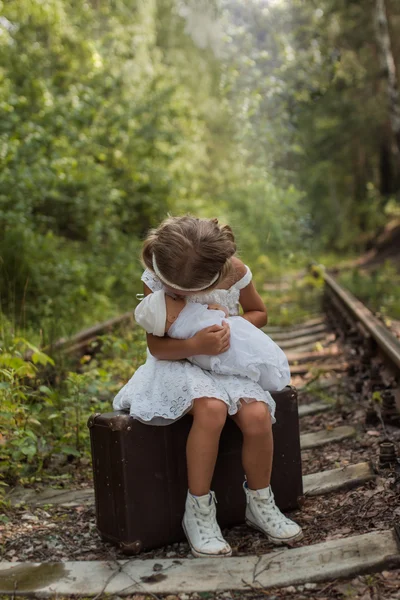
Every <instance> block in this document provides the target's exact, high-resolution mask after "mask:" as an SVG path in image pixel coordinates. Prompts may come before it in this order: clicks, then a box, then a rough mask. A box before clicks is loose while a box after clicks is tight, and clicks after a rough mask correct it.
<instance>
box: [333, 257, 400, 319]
mask: <svg viewBox="0 0 400 600" xmlns="http://www.w3.org/2000/svg"><path fill="white" fill-rule="evenodd" d="M339 281H340V283H341V284H342V285H344V286H345V287H346V288H348V289H349V290H350V291H351V292H352V293H353V294H354V295H355V296H357V298H359V299H360V300H361V301H362V302H365V303H366V304H367V306H368V307H369V308H370V309H371V310H372V311H373V312H376V313H378V314H379V315H380V316H381V317H382V318H383V319H384V320H385V321H387V322H388V323H390V319H400V274H399V272H398V269H397V268H396V266H395V265H394V264H393V263H391V262H390V261H386V262H385V263H384V265H382V266H379V267H376V268H375V269H374V270H372V271H371V272H363V271H361V270H360V269H359V268H358V269H357V268H356V269H353V270H351V271H345V272H343V273H341V274H340V277H339Z"/></svg>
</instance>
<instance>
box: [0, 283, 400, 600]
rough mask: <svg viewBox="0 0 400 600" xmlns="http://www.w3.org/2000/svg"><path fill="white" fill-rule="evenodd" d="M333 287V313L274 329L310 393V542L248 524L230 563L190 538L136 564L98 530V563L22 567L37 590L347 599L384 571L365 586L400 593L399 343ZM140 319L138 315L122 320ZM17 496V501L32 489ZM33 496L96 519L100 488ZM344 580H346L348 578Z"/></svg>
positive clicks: (306, 442)
mask: <svg viewBox="0 0 400 600" xmlns="http://www.w3.org/2000/svg"><path fill="white" fill-rule="evenodd" d="M325 283H326V289H325V297H324V305H323V308H324V312H321V314H319V315H317V316H316V317H315V318H313V319H311V320H309V321H307V322H306V323H303V324H302V325H298V326H296V327H291V328H285V329H283V328H278V327H275V328H274V327H270V328H267V329H266V331H267V332H268V333H269V335H271V337H272V338H273V339H274V340H275V341H276V342H277V343H278V344H279V345H280V346H281V347H282V348H283V349H284V351H285V352H286V354H287V356H288V358H289V361H290V364H291V371H292V376H293V384H294V385H295V386H296V387H297V388H298V390H299V416H300V429H301V449H302V462H303V488H304V497H303V499H302V501H301V504H302V506H301V509H300V510H298V511H296V513H294V514H293V518H294V519H295V520H297V521H298V522H299V523H300V524H301V525H302V527H303V530H304V534H305V537H304V540H302V541H301V542H299V543H297V544H296V547H294V548H288V549H282V548H279V549H276V548H274V547H273V546H271V544H269V542H268V541H267V540H266V539H265V538H264V537H263V536H262V534H258V533H257V532H256V533H255V532H253V531H250V530H248V529H247V527H246V526H239V527H235V528H233V529H232V530H229V531H226V532H224V533H225V535H226V537H227V540H228V541H229V543H230V544H231V546H232V547H233V549H234V556H233V557H232V558H230V559H213V560H195V561H194V560H193V559H192V558H190V556H189V548H188V546H187V544H174V545H172V546H169V547H167V548H162V549H159V550H156V551H151V552H147V553H145V554H143V555H141V556H139V557H138V558H134V559H131V560H129V561H127V560H126V558H123V557H122V555H121V554H119V552H118V550H116V549H115V548H113V547H105V546H104V545H101V544H100V542H99V540H98V538H97V537H96V534H95V533H94V532H92V540H93V541H94V545H95V546H96V545H97V550H96V549H93V550H92V551H91V557H92V560H91V561H90V562H88V561H87V560H85V559H86V556H87V555H85V550H84V548H82V550H81V551H80V549H79V547H78V548H77V550H76V551H75V552H74V554H73V556H71V557H70V562H66V563H65V569H64V572H63V573H59V574H58V575H57V576H56V577H55V579H54V580H52V581H50V582H47V583H46V578H45V577H44V579H43V582H44V587H38V583H37V582H38V581H40V577H36V578H35V577H33V576H32V574H33V573H35V572H36V573H37V575H38V576H39V575H40V573H39V571H35V569H38V567H37V566H32V563H29V564H26V565H21V569H22V571H21V572H22V573H25V575H24V576H26V574H27V573H28V575H29V576H26V580H27V581H28V582H29V581H32V582H33V583H30V584H28V587H29V585H30V586H31V587H30V589H29V590H28V589H27V588H26V591H31V592H38V591H39V590H40V593H41V594H42V595H46V594H47V595H50V596H51V595H54V594H58V595H59V596H63V595H66V596H68V595H72V594H84V595H86V596H90V595H92V596H98V595H101V594H103V593H105V592H107V593H108V594H111V595H112V594H115V595H118V596H121V595H126V594H129V595H130V596H132V595H133V594H138V598H140V599H141V600H144V599H145V598H147V596H146V594H150V596H149V597H152V598H154V597H155V598H164V597H167V595H168V594H170V600H176V599H178V598H180V599H182V600H189V599H192V598H193V599H195V598H199V597H205V598H249V599H255V598H257V599H259V598H262V597H263V598H265V597H267V595H266V594H269V593H270V594H271V595H273V596H274V595H275V596H276V597H277V598H278V597H279V598H284V597H291V598H330V597H332V598H333V597H334V598H340V597H344V596H340V595H337V594H338V592H337V589H341V590H342V591H343V589H344V588H343V586H345V585H351V583H350V582H351V581H353V585H356V583H354V578H355V577H359V576H361V575H362V574H363V573H373V572H375V573H376V572H377V573H378V575H376V576H375V579H371V578H370V579H364V580H363V579H362V578H360V577H359V578H358V579H357V580H356V581H359V582H360V585H361V586H362V585H364V587H365V589H367V588H368V586H369V587H370V588H371V589H372V587H373V586H374V585H376V586H377V589H378V591H379V589H380V590H381V592H382V594H383V595H380V596H379V595H378V596H376V597H377V598H378V597H380V598H384V599H386V598H392V597H393V598H397V597H398V596H392V595H391V594H392V592H393V593H397V588H398V587H400V570H399V568H400V537H399V527H398V523H399V522H400V465H399V460H398V459H397V454H396V453H397V451H398V447H399V441H400V428H399V424H400V421H399V415H400V413H399V374H400V343H399V341H398V340H397V339H396V338H395V337H394V336H392V335H391V334H390V332H388V331H387V330H385V329H384V327H383V326H382V324H381V323H380V322H379V321H378V320H377V319H376V318H375V317H374V316H373V315H372V313H370V312H369V311H368V309H366V308H365V307H364V306H363V305H362V304H361V303H360V302H359V301H357V300H356V299H355V298H354V297H353V296H352V295H351V294H349V293H348V292H346V290H344V289H343V288H341V286H339V285H338V284H337V282H336V281H335V280H333V278H331V277H330V276H329V275H325ZM130 318H131V315H130V314H129V313H127V314H126V315H124V316H123V319H122V320H126V319H130ZM120 320H121V319H120ZM120 320H119V321H117V320H116V321H117V322H120ZM109 326H110V324H109V323H107V324H106V327H104V324H103V326H97V329H95V328H91V330H86V333H85V335H83V336H82V335H80V336H79V335H78V336H75V338H74V341H73V343H71V341H69V342H68V341H67V342H64V348H65V350H66V351H67V352H82V353H83V352H86V351H87V345H88V343H89V342H88V340H89V341H93V339H94V338H93V336H94V334H96V331H97V332H99V331H100V332H101V333H104V332H105V330H106V329H107V327H109ZM58 347H62V344H59V346H58ZM10 498H11V501H12V502H14V503H16V502H18V501H19V500H20V499H21V496H19V495H18V493H15V494H14V495H13V494H11V497H10ZM24 501H25V502H26V503H27V504H28V505H30V506H32V510H34V509H35V507H36V509H38V510H40V507H43V506H44V505H46V507H47V508H46V510H48V511H50V510H53V509H50V508H49V506H50V505H51V506H53V507H54V511H55V514H57V515H59V513H60V511H61V512H62V511H63V510H64V511H68V510H74V509H75V508H76V507H78V508H79V507H84V509H83V510H85V511H87V514H88V517H89V518H91V519H92V520H93V517H94V513H93V490H91V489H85V490H75V491H71V490H67V491H65V490H60V491H55V490H51V491H49V490H48V491H46V492H44V493H42V494H37V493H35V492H31V493H30V495H28V496H26V495H25V497H24ZM67 514H68V513H67ZM50 558H51V557H48V558H47V560H49V559H50ZM105 560H107V561H108V562H107V563H105V562H104V561H105ZM43 564H44V565H46V562H43ZM14 566H15V565H14ZM3 569H4V570H3ZM26 569H28V571H27V570H26ZM389 569H390V570H391V572H390V573H389V575H388V572H389V571H388V570H389ZM396 569H397V570H396ZM7 571H8V572H10V564H9V563H0V592H2V593H10V594H11V593H12V592H13V590H11V586H12V585H14V584H13V583H12V582H13V581H14V580H13V579H12V578H11V576H10V577H9V578H8V580H7V579H6V575H5V574H6V573H7ZM382 572H383V574H382ZM379 573H380V574H379ZM31 576H32V577H31ZM30 577H31V579H30ZM343 578H344V580H345V582H346V581H347V583H344V584H342V583H341V584H339V583H338V579H341V580H342V579H343ZM7 581H8V583H7ZM4 582H6V583H4ZM35 582H36V583H35ZM321 582H322V583H321ZM363 582H364V583H363ZM7 585H9V589H6V586H7ZM338 585H339V588H337V587H335V586H338ZM340 586H342V587H340ZM13 589H14V588H13ZM331 592H332V593H334V595H333V596H330V593H331ZM199 594H203V596H201V595H200V596H199ZM204 594H205V595H204ZM207 594H208V595H207ZM351 597H363V598H367V596H362V594H361V595H360V596H355V595H353V596H351ZM372 597H373V596H368V598H372ZM133 598H135V596H133Z"/></svg>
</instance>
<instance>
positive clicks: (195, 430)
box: [186, 398, 228, 496]
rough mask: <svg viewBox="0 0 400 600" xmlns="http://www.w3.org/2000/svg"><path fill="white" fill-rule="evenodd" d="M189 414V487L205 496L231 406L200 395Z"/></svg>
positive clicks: (187, 449) (190, 489)
mask: <svg viewBox="0 0 400 600" xmlns="http://www.w3.org/2000/svg"><path fill="white" fill-rule="evenodd" d="M190 414H191V415H193V424H192V428H191V430H190V433H189V436H188V439H187V444H186V460H187V469H188V481H189V491H190V492H191V494H193V495H194V496H204V495H205V494H208V492H209V491H210V486H211V479H212V476H213V473H214V468H215V462H216V460H217V455H218V444H219V438H220V435H221V431H222V429H223V427H224V425H225V421H226V417H227V414H228V408H227V406H226V404H225V403H224V402H222V400H217V399H216V398H197V399H196V400H195V401H194V405H193V408H192V410H191V411H190Z"/></svg>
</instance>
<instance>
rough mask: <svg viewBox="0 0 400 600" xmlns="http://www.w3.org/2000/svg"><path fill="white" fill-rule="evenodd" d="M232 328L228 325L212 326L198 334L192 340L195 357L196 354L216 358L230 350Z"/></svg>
mask: <svg viewBox="0 0 400 600" xmlns="http://www.w3.org/2000/svg"><path fill="white" fill-rule="evenodd" d="M230 336H231V332H230V328H229V325H228V323H225V322H224V323H223V324H222V327H220V326H219V325H212V326H211V327H206V328H205V329H202V330H201V331H199V332H197V333H196V335H194V336H193V337H192V338H191V342H192V344H193V356H194V355H195V354H207V355H208V356H216V355H217V354H222V353H223V352H226V351H227V350H229V347H230Z"/></svg>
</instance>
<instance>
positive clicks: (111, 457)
mask: <svg viewBox="0 0 400 600" xmlns="http://www.w3.org/2000/svg"><path fill="white" fill-rule="evenodd" d="M272 395H273V397H274V399H275V401H276V404H277V409H276V419H277V422H276V423H275V425H274V426H273V433H274V446H275V448H274V463H273V471H272V489H273V491H274V494H275V498H276V501H277V504H278V506H279V507H280V508H281V510H290V509H294V508H297V506H298V498H299V496H301V495H302V475H301V455H300V438H299V419H298V409H297V393H296V390H295V389H294V388H291V387H287V388H285V389H284V390H282V391H280V392H273V394H272ZM191 422H192V418H191V417H190V416H189V415H187V416H185V417H183V418H182V419H180V420H179V421H177V422H176V423H173V424H172V425H167V426H151V425H144V424H143V423H141V422H139V421H136V420H135V419H133V418H132V417H130V416H129V414H127V413H124V412H121V411H119V412H113V413H106V414H95V415H92V416H91V417H90V418H89V422H88V426H89V428H90V439H91V447H92V459H93V474H94V487H95V499H96V519H97V527H98V530H99V532H100V534H101V537H102V539H103V540H105V541H109V542H113V543H116V544H118V545H119V546H120V548H121V549H122V551H123V552H125V553H126V554H136V553H138V552H140V551H141V550H148V549H151V548H156V547H160V546H163V545H166V544H171V543H173V542H177V541H181V540H183V539H185V537H184V533H183V530H182V526H181V521H182V516H183V512H184V505H185V499H186V494H187V475H186V456H185V446H186V438H187V435H188V433H189V429H190V426H191ZM241 447H242V434H241V432H240V430H239V428H238V427H237V426H236V424H235V423H234V422H233V421H232V419H229V418H228V419H227V422H226V425H225V427H224V429H223V432H222V435H221V440H220V446H219V454H218V460H217V465H216V469H215V473H214V479H213V483H212V489H213V490H214V491H215V492H216V495H217V500H218V504H217V511H218V521H219V524H220V526H221V528H224V527H229V526H232V525H236V524H239V523H243V522H244V513H245V495H244V491H243V489H242V483H243V480H244V475H243V470H242V466H241Z"/></svg>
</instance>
